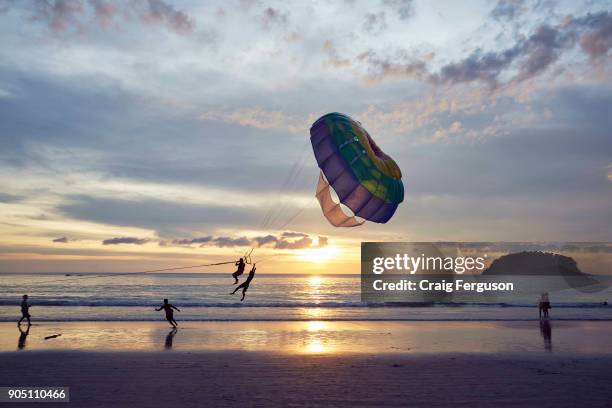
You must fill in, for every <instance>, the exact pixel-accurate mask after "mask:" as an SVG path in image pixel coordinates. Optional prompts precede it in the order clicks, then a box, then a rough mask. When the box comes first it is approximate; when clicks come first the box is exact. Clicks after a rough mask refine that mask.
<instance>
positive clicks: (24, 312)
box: [17, 295, 32, 326]
mask: <svg viewBox="0 0 612 408" xmlns="http://www.w3.org/2000/svg"><path fill="white" fill-rule="evenodd" d="M22 299H23V300H22V301H21V319H19V321H18V322H17V326H19V325H21V322H23V319H27V320H28V326H31V325H32V323H31V322H30V305H29V304H28V295H23V298H22Z"/></svg>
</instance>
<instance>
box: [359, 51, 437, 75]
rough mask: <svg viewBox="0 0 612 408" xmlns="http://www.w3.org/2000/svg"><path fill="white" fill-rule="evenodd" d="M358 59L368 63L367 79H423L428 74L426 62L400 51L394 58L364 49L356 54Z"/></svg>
mask: <svg viewBox="0 0 612 408" xmlns="http://www.w3.org/2000/svg"><path fill="white" fill-rule="evenodd" d="M357 60H358V61H362V62H366V64H367V65H368V71H369V72H368V75H367V77H366V79H367V80H369V81H379V80H382V79H386V78H404V77H408V78H414V79H424V78H426V77H427V75H428V71H427V63H426V62H425V61H422V60H419V59H417V58H413V57H410V56H408V54H407V53H406V52H402V51H400V52H399V54H398V55H396V56H395V57H394V58H389V59H386V58H382V57H379V56H378V54H377V53H376V52H375V51H373V50H368V51H365V52H363V53H361V54H359V55H358V56H357Z"/></svg>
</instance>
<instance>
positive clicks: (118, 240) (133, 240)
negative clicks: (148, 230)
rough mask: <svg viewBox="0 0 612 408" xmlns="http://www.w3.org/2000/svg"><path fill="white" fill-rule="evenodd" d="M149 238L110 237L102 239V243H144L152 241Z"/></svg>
mask: <svg viewBox="0 0 612 408" xmlns="http://www.w3.org/2000/svg"><path fill="white" fill-rule="evenodd" d="M150 241H151V240H150V239H149V238H136V237H118V238H110V239H105V240H104V241H102V245H120V244H134V245H143V244H146V243H147V242H150Z"/></svg>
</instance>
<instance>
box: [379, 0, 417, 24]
mask: <svg viewBox="0 0 612 408" xmlns="http://www.w3.org/2000/svg"><path fill="white" fill-rule="evenodd" d="M382 3H383V5H385V6H387V7H389V8H390V9H392V10H393V11H395V12H396V13H397V15H398V17H399V19H400V20H408V19H409V18H410V17H412V16H414V6H413V4H412V3H413V0H383V2H382Z"/></svg>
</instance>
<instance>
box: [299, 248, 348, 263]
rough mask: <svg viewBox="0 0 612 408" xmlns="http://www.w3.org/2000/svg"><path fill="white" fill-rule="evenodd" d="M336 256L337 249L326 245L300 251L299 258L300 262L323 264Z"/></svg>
mask: <svg viewBox="0 0 612 408" xmlns="http://www.w3.org/2000/svg"><path fill="white" fill-rule="evenodd" d="M337 254H338V248H337V247H335V246H333V245H328V246H326V247H322V248H305V249H302V250H301V251H300V254H299V257H300V260H302V261H308V262H316V263H324V262H327V261H329V260H331V259H333V258H334V257H335V256H336V255H337Z"/></svg>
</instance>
